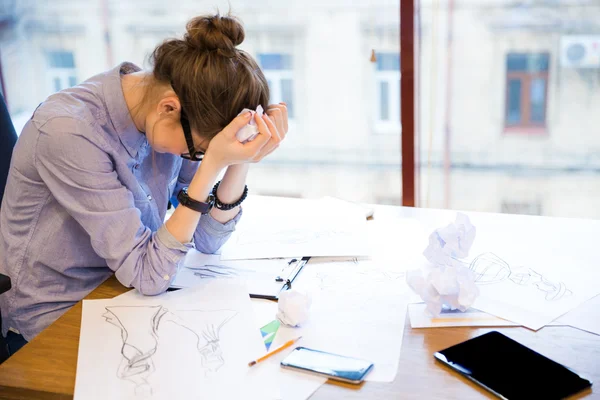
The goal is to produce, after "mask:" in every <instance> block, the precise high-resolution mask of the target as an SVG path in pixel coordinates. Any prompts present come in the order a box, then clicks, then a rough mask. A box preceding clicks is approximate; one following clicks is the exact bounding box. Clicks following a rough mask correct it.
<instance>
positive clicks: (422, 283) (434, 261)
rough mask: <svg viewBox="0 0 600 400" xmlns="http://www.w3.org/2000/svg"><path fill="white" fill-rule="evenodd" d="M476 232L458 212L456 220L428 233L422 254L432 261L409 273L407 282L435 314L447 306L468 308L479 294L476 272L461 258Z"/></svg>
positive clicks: (467, 219)
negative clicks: (425, 246) (421, 268)
mask: <svg viewBox="0 0 600 400" xmlns="http://www.w3.org/2000/svg"><path fill="white" fill-rule="evenodd" d="M475 233H476V229H475V226H473V224H471V221H470V220H469V217H467V216H466V215H465V214H462V213H458V214H457V216H456V220H455V221H454V223H451V224H449V225H448V226H446V227H444V228H440V229H436V230H435V231H434V232H433V233H432V234H431V235H430V236H429V245H428V246H427V248H426V249H425V251H424V252H423V255H424V256H425V258H427V260H428V261H429V262H430V263H431V265H429V266H428V267H426V268H424V269H423V270H414V271H409V272H408V273H407V275H406V282H407V283H408V286H410V288H411V289H412V290H413V291H414V292H415V293H417V294H418V295H419V296H421V299H422V300H423V301H424V302H425V304H426V305H427V311H429V312H430V313H431V314H432V315H434V316H438V315H439V314H440V312H441V311H442V308H444V307H447V308H450V309H452V310H460V311H466V310H467V309H468V308H469V307H471V305H472V304H473V303H474V302H475V299H476V298H477V296H479V288H478V287H477V285H476V284H475V274H474V273H473V271H472V270H471V269H470V268H469V267H468V264H467V263H466V262H464V261H462V260H461V258H465V257H467V256H468V255H469V249H470V248H471V245H472V244H473V241H474V240H475Z"/></svg>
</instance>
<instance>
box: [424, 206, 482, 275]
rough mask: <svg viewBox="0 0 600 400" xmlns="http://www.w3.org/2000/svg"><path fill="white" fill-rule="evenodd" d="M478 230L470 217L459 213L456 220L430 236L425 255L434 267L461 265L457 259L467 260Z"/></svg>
mask: <svg viewBox="0 0 600 400" xmlns="http://www.w3.org/2000/svg"><path fill="white" fill-rule="evenodd" d="M475 233H476V229H475V227H474V226H473V224H471V221H470V220H469V217H468V216H466V215H465V214H462V213H457V215H456V220H455V221H454V222H453V223H451V224H449V225H448V226H446V227H444V228H440V229H436V230H435V231H433V233H432V234H431V235H429V246H427V248H426V249H425V251H424V252H423V255H424V256H425V258H427V260H429V262H431V263H432V264H434V265H460V262H458V264H457V263H456V262H455V259H456V258H465V257H467V256H468V255H469V249H470V248H471V245H473V241H474V240H475Z"/></svg>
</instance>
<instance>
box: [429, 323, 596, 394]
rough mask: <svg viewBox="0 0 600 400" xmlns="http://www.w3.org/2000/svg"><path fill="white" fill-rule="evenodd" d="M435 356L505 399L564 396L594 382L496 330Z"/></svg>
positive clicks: (587, 386) (439, 352)
mask: <svg viewBox="0 0 600 400" xmlns="http://www.w3.org/2000/svg"><path fill="white" fill-rule="evenodd" d="M434 356H435V358H436V359H437V360H439V361H440V362H442V363H444V364H445V365H447V366H449V367H450V368H452V369H454V370H456V371H458V372H460V373H461V374H463V375H464V376H466V377H467V378H469V379H470V380H472V381H474V382H475V383H477V384H479V385H481V386H483V387H484V388H486V389H487V390H489V391H490V392H492V393H494V394H495V395H497V396H498V397H500V398H503V399H510V400H513V399H545V400H550V399H564V398H565V397H568V396H570V395H573V394H575V393H577V392H579V391H581V390H584V389H586V388H589V387H590V386H591V385H592V382H590V381H589V380H587V379H585V378H583V377H581V376H580V375H578V374H577V373H575V372H573V371H572V370H570V369H569V368H567V367H565V366H564V365H561V364H559V363H557V362H555V361H552V360H550V359H549V358H547V357H544V356H543V355H541V354H539V353H536V352H535V351H533V350H531V349H529V348H527V347H525V346H523V345H522V344H520V343H518V342H515V341H514V340H512V339H510V338H508V337H507V336H505V335H503V334H501V333H499V332H495V331H493V332H489V333H486V334H485V335H481V336H478V337H476V338H473V339H470V340H467V341H465V342H462V343H459V344H457V345H455V346H452V347H449V348H447V349H445V350H442V351H438V352H437V353H435V354H434Z"/></svg>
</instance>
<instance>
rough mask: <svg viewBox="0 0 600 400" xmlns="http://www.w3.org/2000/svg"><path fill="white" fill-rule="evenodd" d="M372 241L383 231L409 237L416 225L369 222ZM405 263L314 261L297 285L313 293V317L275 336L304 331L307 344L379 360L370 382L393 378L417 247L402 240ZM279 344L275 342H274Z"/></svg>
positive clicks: (398, 249) (385, 260)
mask: <svg viewBox="0 0 600 400" xmlns="http://www.w3.org/2000/svg"><path fill="white" fill-rule="evenodd" d="M367 226H368V233H369V239H370V240H377V239H378V238H379V239H380V238H381V235H382V234H383V233H386V234H392V235H394V236H396V237H404V236H406V235H407V234H408V233H409V232H411V231H412V232H414V230H415V229H416V227H415V225H414V224H412V223H409V222H407V221H402V220H396V221H392V222H390V223H386V224H377V223H375V222H374V221H371V222H368V223H367ZM395 250H396V252H403V253H405V254H406V255H405V258H404V261H403V260H401V259H397V260H393V259H392V258H390V257H391V256H390V257H382V258H381V259H378V260H364V261H355V262H348V261H340V262H325V260H319V259H312V260H311V261H310V262H309V263H308V264H307V266H306V267H305V268H304V270H303V271H302V273H301V274H300V276H299V278H297V283H296V288H297V289H299V290H305V291H308V292H309V293H311V296H312V306H311V310H310V315H309V319H308V321H307V323H306V324H304V325H303V326H302V327H300V328H286V327H281V328H279V332H278V335H279V337H278V338H276V340H280V341H285V340H286V339H288V338H292V337H293V336H294V335H298V334H299V333H301V334H302V345H303V346H307V347H311V348H316V349H321V350H324V351H329V352H333V353H338V354H342V355H346V356H351V357H357V358H362V359H365V360H370V361H371V362H373V363H374V364H375V367H374V369H373V371H372V372H370V373H369V374H368V375H367V377H366V380H367V381H375V382H392V381H393V380H394V378H395V376H396V374H397V371H398V362H399V358H400V349H401V347H402V337H403V335H404V325H405V319H406V306H407V303H408V287H407V286H406V283H405V272H404V271H405V270H406V269H407V268H408V266H407V265H405V264H406V262H407V261H409V260H412V259H413V258H414V256H411V254H413V253H414V249H413V248H411V247H410V244H408V245H407V247H405V246H404V245H403V244H400V245H399V246H397V247H396V248H395ZM274 345H275V343H274Z"/></svg>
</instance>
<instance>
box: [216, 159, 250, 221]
mask: <svg viewBox="0 0 600 400" xmlns="http://www.w3.org/2000/svg"><path fill="white" fill-rule="evenodd" d="M248 169H249V165H248V164H234V165H230V166H229V167H227V170H226V171H225V175H224V176H223V180H222V181H221V184H219V189H218V190H217V197H218V198H219V200H221V202H223V203H226V204H230V203H235V202H236V201H238V200H239V199H240V197H242V194H243V193H244V187H245V186H246V177H247V176H248ZM239 209H240V207H235V208H233V209H231V210H228V211H223V210H219V209H217V208H216V207H215V208H213V209H212V211H211V212H210V213H211V215H212V217H213V218H214V219H215V220H217V221H219V222H221V223H225V222H227V221H230V220H232V219H233V218H235V216H236V215H237V214H238V212H239Z"/></svg>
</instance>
